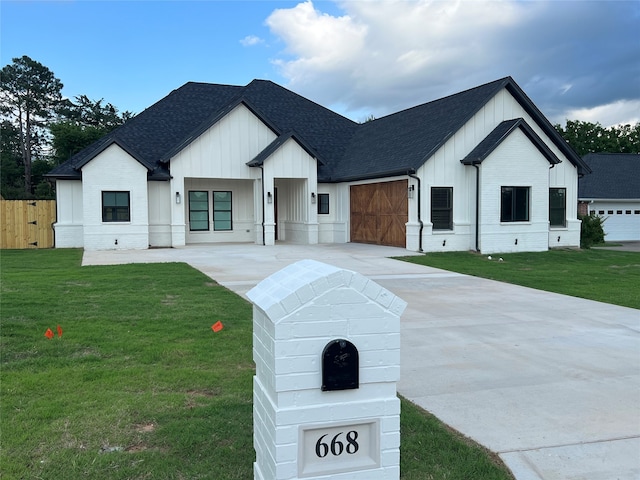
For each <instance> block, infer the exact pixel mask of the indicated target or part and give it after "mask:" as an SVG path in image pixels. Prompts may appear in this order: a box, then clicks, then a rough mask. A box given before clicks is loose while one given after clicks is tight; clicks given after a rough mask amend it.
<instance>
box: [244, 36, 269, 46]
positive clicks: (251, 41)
mask: <svg viewBox="0 0 640 480" xmlns="http://www.w3.org/2000/svg"><path fill="white" fill-rule="evenodd" d="M240 43H241V44H242V46H243V47H253V46H254V45H259V44H261V43H264V40H263V39H262V38H260V37H256V36H255V35H247V36H246V37H244V38H243V39H242V40H240Z"/></svg>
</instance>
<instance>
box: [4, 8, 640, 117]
mask: <svg viewBox="0 0 640 480" xmlns="http://www.w3.org/2000/svg"><path fill="white" fill-rule="evenodd" d="M0 22H1V24H0V27H1V28H0V30H1V33H0V35H1V36H0V42H1V43H0V60H1V61H2V65H3V66H4V65H6V64H8V63H11V59H12V58H13V57H19V56H22V55H28V56H30V57H31V58H33V59H34V60H37V61H39V62H40V63H42V64H44V65H46V66H47V67H49V68H50V69H51V70H52V71H53V72H54V74H55V75H56V76H57V77H58V78H59V79H60V80H61V81H62V82H63V84H64V85H65V87H64V90H63V93H64V95H65V96H68V97H73V96H76V95H81V94H84V95H87V96H88V97H90V98H92V99H96V100H97V99H100V98H104V100H105V101H106V102H110V103H112V104H114V105H115V106H116V107H118V108H119V109H120V110H121V111H123V110H130V111H133V112H136V113H137V112H140V111H142V110H143V109H144V108H145V107H147V106H150V105H151V104H153V103H154V102H156V101H158V100H160V99H161V98H162V97H164V96H165V95H167V94H168V93H169V92H170V91H171V90H173V89H175V88H178V87H179V86H181V85H182V84H184V83H185V82H187V81H200V82H210V83H224V84H235V85H245V84H247V83H249V82H250V81H251V80H252V79H254V78H262V79H269V80H273V81H275V82H277V83H279V84H281V85H283V86H286V87H288V88H290V89H292V90H294V91H296V92H297V93H300V94H301V95H304V96H306V97H307V98H310V99H311V100H314V101H316V102H318V103H320V104H322V105H324V106H327V107H329V108H332V109H334V110H336V111H338V112H339V113H342V114H344V115H346V116H348V117H350V118H352V119H354V120H363V119H364V118H366V117H367V116H369V115H374V116H376V117H380V116H382V115H385V114H388V113H392V112H394V111H397V110H399V109H402V108H408V107H411V106H414V105H417V104H421V103H424V102H427V101H430V100H434V99H436V98H440V97H442V96H446V95H449V94H452V93H456V92H458V91H462V90H464V89H467V88H471V87H474V86H477V85H480V84H482V83H485V82H489V81H492V80H495V79H497V78H501V77H504V76H506V75H511V76H512V77H514V79H515V80H516V81H517V82H518V83H519V84H520V86H521V87H522V88H523V89H524V90H525V92H527V94H528V95H529V96H530V97H531V98H532V100H533V101H534V102H535V103H536V104H537V105H538V107H539V108H540V109H541V110H542V112H543V113H544V114H545V115H547V117H548V118H549V119H550V120H551V121H552V122H553V123H564V120H565V119H567V118H569V119H578V120H585V121H594V122H596V121H597V122H600V123H602V124H603V125H605V126H607V125H612V124H616V123H620V122H623V123H628V122H632V123H635V122H638V121H640V33H638V32H640V2H638V1H586V2H585V1H557V0H552V1H543V0H538V1H520V0H505V1H502V2H496V1H482V0H478V1H470V0H467V1H464V0H463V1H446V2H445V1H435V2H428V1H420V0H415V1H408V0H406V1H402V0H401V1H391V0H379V1H362V0H360V1H354V0H350V1H349V0H348V1H328V0H325V1H318V0H316V1H313V2H311V1H306V2H303V1H268V0H264V1H237V0H236V1H110V2H103V1H89V0H66V1H46V2H43V1H27V0H23V1H6V0H2V1H1V2H0Z"/></svg>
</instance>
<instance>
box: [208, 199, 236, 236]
mask: <svg viewBox="0 0 640 480" xmlns="http://www.w3.org/2000/svg"><path fill="white" fill-rule="evenodd" d="M216 193H227V194H229V200H228V203H229V209H228V210H227V209H224V210H223V209H219V208H216ZM212 196H213V202H212V203H213V205H212V208H211V212H212V213H213V231H214V232H231V231H233V193H232V192H231V190H214V191H213V192H212ZM224 203H227V201H225V202H224ZM216 212H229V228H218V227H217V222H216ZM225 222H226V220H225Z"/></svg>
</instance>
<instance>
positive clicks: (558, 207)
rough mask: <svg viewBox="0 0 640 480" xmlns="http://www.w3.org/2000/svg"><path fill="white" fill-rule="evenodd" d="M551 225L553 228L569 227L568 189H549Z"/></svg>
mask: <svg viewBox="0 0 640 480" xmlns="http://www.w3.org/2000/svg"><path fill="white" fill-rule="evenodd" d="M549 225H550V226H552V227H566V226H567V189H566V188H550V189H549Z"/></svg>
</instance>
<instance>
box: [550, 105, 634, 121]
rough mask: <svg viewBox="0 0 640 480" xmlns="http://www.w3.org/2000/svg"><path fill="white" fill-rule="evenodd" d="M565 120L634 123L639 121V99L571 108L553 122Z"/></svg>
mask: <svg viewBox="0 0 640 480" xmlns="http://www.w3.org/2000/svg"><path fill="white" fill-rule="evenodd" d="M565 120H582V121H583V122H591V123H600V124H601V125H602V126H603V127H611V126H614V125H616V126H618V125H627V124H630V125H635V124H636V123H638V122H640V100H618V101H616V102H612V103H609V104H607V105H598V106H597V107H592V108H576V109H571V110H568V111H567V112H566V113H565V115H564V117H563V118H562V119H559V120H558V121H556V122H553V123H554V124H555V123H559V124H561V125H564V123H565Z"/></svg>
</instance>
